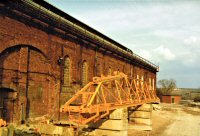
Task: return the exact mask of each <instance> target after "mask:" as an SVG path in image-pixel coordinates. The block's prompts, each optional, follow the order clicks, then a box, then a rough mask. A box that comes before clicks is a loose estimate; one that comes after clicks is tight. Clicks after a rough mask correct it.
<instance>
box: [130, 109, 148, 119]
mask: <svg viewBox="0 0 200 136" xmlns="http://www.w3.org/2000/svg"><path fill="white" fill-rule="evenodd" d="M129 117H131V118H134V117H136V118H146V119H150V118H151V112H149V111H134V112H133V113H131V114H130V115H129Z"/></svg>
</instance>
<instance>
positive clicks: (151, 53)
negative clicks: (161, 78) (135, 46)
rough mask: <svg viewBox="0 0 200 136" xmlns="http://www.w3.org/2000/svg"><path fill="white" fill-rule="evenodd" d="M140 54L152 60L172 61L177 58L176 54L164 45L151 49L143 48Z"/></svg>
mask: <svg viewBox="0 0 200 136" xmlns="http://www.w3.org/2000/svg"><path fill="white" fill-rule="evenodd" d="M138 54H139V55H140V56H142V57H143V58H145V59H147V60H150V61H152V62H154V63H155V62H156V63H159V62H165V61H171V60H174V59H175V58H176V56H175V54H174V53H172V51H171V50H170V49H168V48H166V47H164V46H159V47H157V48H155V49H151V50H144V49H141V50H140V51H139V52H138Z"/></svg>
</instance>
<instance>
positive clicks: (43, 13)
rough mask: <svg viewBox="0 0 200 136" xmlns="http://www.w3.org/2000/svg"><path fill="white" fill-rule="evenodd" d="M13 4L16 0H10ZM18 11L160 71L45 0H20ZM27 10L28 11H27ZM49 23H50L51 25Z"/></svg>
mask: <svg viewBox="0 0 200 136" xmlns="http://www.w3.org/2000/svg"><path fill="white" fill-rule="evenodd" d="M9 1H11V2H13V1H14V0H9ZM14 2H15V5H16V3H17V6H16V7H15V8H16V9H20V10H24V12H26V14H34V12H35V11H38V12H37V14H40V17H39V18H38V19H43V21H49V22H50V23H52V24H53V23H54V24H55V25H57V26H58V25H59V28H60V29H63V30H64V31H67V30H68V31H69V28H73V29H71V30H70V31H74V34H77V32H78V33H79V34H82V37H84V38H87V39H90V40H93V41H95V42H97V44H99V45H105V46H104V47H106V46H107V47H109V48H108V49H109V50H112V52H113V51H115V53H116V54H119V55H121V56H122V58H127V59H128V60H130V61H133V62H134V63H136V64H138V65H141V66H145V67H147V68H150V69H152V70H154V71H156V72H157V71H159V68H158V66H156V65H155V64H153V63H151V62H150V61H148V60H146V59H144V58H142V57H140V56H138V55H137V54H135V53H133V52H132V51H131V50H130V49H129V48H127V47H125V46H123V45H122V44H120V43H118V42H116V41H114V40H113V39H111V38H109V37H107V36H105V35H104V34H102V33H100V32H98V31H97V30H95V29H93V28H91V27H89V26H88V25H86V24H84V23H82V22H81V21H79V20H77V19H75V18H74V17H72V16H70V15H68V14H67V13H65V12H63V11H61V10H60V9H58V8H56V7H55V6H53V5H51V4H49V3H48V2H46V1H44V0H40V1H38V0H18V1H17V2H16V1H14ZM26 8H27V9H26ZM49 22H48V23H49Z"/></svg>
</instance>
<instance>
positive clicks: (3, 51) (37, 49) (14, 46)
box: [0, 44, 48, 59]
mask: <svg viewBox="0 0 200 136" xmlns="http://www.w3.org/2000/svg"><path fill="white" fill-rule="evenodd" d="M21 47H29V48H32V49H34V50H36V51H38V52H40V53H41V54H42V55H43V56H44V57H45V58H46V59H48V56H47V55H46V53H45V51H44V50H41V49H40V48H38V47H37V46H35V45H28V44H27V45H26V44H14V45H8V46H6V47H4V48H2V49H1V50H0V56H1V55H2V54H4V53H5V52H7V51H8V50H10V49H17V48H21Z"/></svg>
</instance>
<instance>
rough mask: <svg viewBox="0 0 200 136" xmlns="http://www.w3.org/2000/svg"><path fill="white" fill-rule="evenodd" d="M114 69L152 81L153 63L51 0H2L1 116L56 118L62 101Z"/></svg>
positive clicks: (11, 119)
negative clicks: (38, 0)
mask: <svg viewBox="0 0 200 136" xmlns="http://www.w3.org/2000/svg"><path fill="white" fill-rule="evenodd" d="M113 71H121V72H124V73H125V74H127V75H128V76H129V77H132V78H137V79H141V80H144V81H147V82H148V83H149V84H151V86H152V87H153V88H154V87H155V86H156V72H157V71H158V68H157V66H155V65H154V64H152V63H150V62H149V61H147V60H145V59H143V58H141V57H140V56H138V55H136V54H134V53H132V51H131V50H129V49H128V48H126V47H125V46H123V45H121V44H119V43H117V42H116V41H114V40H112V39H110V38H109V37H107V36H105V35H103V34H101V33H99V32H98V31H96V30H94V29H93V28H91V27H89V26H87V25H86V24H84V23H82V22H80V21H78V20H77V19H75V18H73V17H71V16H69V15H68V14H66V13H64V12H62V11H61V10H59V9H57V8H55V7H54V6H52V5H50V4H49V3H47V2H45V1H42V0H41V1H40V2H37V1H36V0H33V1H22V0H17V1H13V0H8V1H7V2H0V118H3V119H5V120H6V121H7V122H15V123H20V122H21V121H25V120H26V119H30V118H35V117H40V116H44V115H45V116H46V117H48V118H50V119H53V120H59V119H60V118H61V117H62V115H60V112H59V108H60V105H62V104H63V103H64V102H66V101H67V100H68V99H69V97H71V96H72V95H73V94H74V93H75V92H76V91H77V90H78V89H80V88H81V87H82V86H84V85H85V84H87V82H89V81H91V80H92V77H94V76H100V75H101V74H104V75H108V74H111V73H112V72H113Z"/></svg>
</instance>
